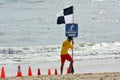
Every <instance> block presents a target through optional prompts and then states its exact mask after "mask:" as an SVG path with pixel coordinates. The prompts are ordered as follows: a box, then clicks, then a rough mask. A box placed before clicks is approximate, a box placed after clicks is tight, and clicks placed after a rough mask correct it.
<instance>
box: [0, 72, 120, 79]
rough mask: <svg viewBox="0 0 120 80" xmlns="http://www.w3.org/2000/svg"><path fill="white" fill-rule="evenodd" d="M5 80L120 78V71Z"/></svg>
mask: <svg viewBox="0 0 120 80" xmlns="http://www.w3.org/2000/svg"><path fill="white" fill-rule="evenodd" d="M0 80H3V79H0ZM5 80H120V72H103V73H102V72H101V73H77V74H63V75H60V74H59V75H40V76H30V77H28V76H23V77H7V78H6V79H5Z"/></svg>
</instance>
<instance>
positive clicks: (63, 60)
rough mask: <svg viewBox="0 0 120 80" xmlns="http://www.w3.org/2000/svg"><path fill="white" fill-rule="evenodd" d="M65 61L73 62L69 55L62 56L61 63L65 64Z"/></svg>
mask: <svg viewBox="0 0 120 80" xmlns="http://www.w3.org/2000/svg"><path fill="white" fill-rule="evenodd" d="M65 60H68V61H70V62H71V61H72V60H73V59H72V57H71V56H70V55H69V54H65V55H61V63H62V64H64V62H65Z"/></svg>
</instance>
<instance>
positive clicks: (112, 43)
mask: <svg viewBox="0 0 120 80" xmlns="http://www.w3.org/2000/svg"><path fill="white" fill-rule="evenodd" d="M71 5H73V6H74V23H78V32H79V33H78V37H76V38H74V43H75V49H74V60H75V61H81V60H82V61H86V60H106V59H109V60H111V61H114V60H116V59H120V37H119V36H120V1H119V0H63V1H61V0H0V64H13V63H33V62H36V63H37V62H44V61H50V62H54V61H59V60H60V57H59V55H60V50H61V44H62V42H63V41H64V40H65V39H66V36H65V25H64V24H61V25H57V24H56V21H57V16H56V14H57V13H58V12H60V11H62V10H63V9H64V8H66V7H69V6H71ZM71 52H72V51H71V50H69V53H70V54H71ZM105 64H107V63H105ZM81 65H82V64H81ZM83 65H84V64H83Z"/></svg>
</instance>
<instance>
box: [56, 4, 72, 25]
mask: <svg viewBox="0 0 120 80" xmlns="http://www.w3.org/2000/svg"><path fill="white" fill-rule="evenodd" d="M73 18H74V17H73V6H70V7H68V8H65V9H63V11H62V12H60V13H59V14H58V18H57V24H68V23H73V21H74V19H73Z"/></svg>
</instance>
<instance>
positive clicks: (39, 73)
mask: <svg viewBox="0 0 120 80" xmlns="http://www.w3.org/2000/svg"><path fill="white" fill-rule="evenodd" d="M37 75H38V76H40V75H41V72H40V68H38V73H37Z"/></svg>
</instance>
